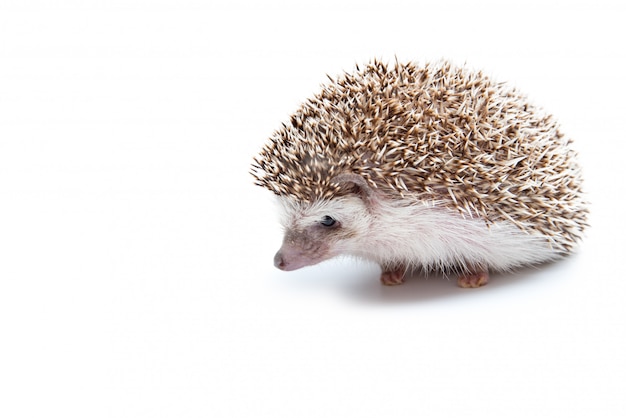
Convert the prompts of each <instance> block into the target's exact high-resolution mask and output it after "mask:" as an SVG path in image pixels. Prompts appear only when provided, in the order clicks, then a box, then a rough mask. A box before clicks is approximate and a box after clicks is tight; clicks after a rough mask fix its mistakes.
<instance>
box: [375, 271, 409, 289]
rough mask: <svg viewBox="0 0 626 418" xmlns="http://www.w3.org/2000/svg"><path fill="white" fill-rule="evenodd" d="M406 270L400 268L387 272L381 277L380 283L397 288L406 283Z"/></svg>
mask: <svg viewBox="0 0 626 418" xmlns="http://www.w3.org/2000/svg"><path fill="white" fill-rule="evenodd" d="M405 272H406V268H404V267H399V268H397V269H395V270H385V271H383V272H382V274H381V275H380V282H381V283H382V284H384V285H385V286H397V285H399V284H402V283H404V274H405Z"/></svg>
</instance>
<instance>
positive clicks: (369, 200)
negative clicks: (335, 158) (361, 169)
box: [332, 173, 377, 206]
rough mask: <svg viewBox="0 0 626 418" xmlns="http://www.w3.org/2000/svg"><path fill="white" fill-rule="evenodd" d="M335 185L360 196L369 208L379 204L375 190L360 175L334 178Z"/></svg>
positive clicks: (352, 174) (344, 175)
mask: <svg viewBox="0 0 626 418" xmlns="http://www.w3.org/2000/svg"><path fill="white" fill-rule="evenodd" d="M332 182H333V183H336V184H339V185H340V186H341V187H342V188H345V189H346V190H348V191H349V192H350V193H353V194H356V195H357V196H359V197H360V198H361V199H363V201H364V202H365V203H366V204H367V205H368V206H373V205H374V204H375V203H376V202H377V197H376V193H375V191H374V189H373V188H372V187H371V186H370V185H369V184H368V183H367V181H365V179H364V178H363V177H361V176H359V175H358V174H354V173H345V174H340V175H338V176H336V177H334V178H333V180H332Z"/></svg>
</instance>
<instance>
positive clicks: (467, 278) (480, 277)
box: [456, 270, 489, 288]
mask: <svg viewBox="0 0 626 418" xmlns="http://www.w3.org/2000/svg"><path fill="white" fill-rule="evenodd" d="M456 283H457V285H458V286H459V287H463V288H475V287H480V286H484V285H486V284H487V283H489V273H488V272H487V271H486V270H485V271H479V272H476V273H468V274H462V275H461V276H459V278H458V279H457V282H456Z"/></svg>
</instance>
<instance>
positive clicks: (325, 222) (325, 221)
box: [320, 216, 337, 227]
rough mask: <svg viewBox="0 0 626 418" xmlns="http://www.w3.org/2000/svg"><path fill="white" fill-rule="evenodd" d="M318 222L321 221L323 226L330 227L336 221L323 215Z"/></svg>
mask: <svg viewBox="0 0 626 418" xmlns="http://www.w3.org/2000/svg"><path fill="white" fill-rule="evenodd" d="M320 223H321V224H322V225H323V226H326V227H331V226H333V225H335V224H336V223H337V221H336V220H334V219H333V218H331V217H330V216H324V217H323V218H322V220H321V221H320Z"/></svg>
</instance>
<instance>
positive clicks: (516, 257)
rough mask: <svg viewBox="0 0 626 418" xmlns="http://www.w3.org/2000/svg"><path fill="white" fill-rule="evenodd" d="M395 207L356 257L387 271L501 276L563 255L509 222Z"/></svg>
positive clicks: (382, 215)
mask: <svg viewBox="0 0 626 418" xmlns="http://www.w3.org/2000/svg"><path fill="white" fill-rule="evenodd" d="M394 206H395V205H390V206H389V207H388V208H387V209H386V210H383V211H381V213H378V214H377V216H376V217H377V222H376V223H375V224H374V225H372V226H371V229H370V231H369V234H368V235H369V237H368V239H367V244H366V245H364V246H363V248H358V249H357V248H355V250H356V251H354V252H353V254H354V255H357V256H361V257H364V258H367V259H370V260H372V261H375V262H377V263H378V264H380V265H381V266H382V268H383V269H389V268H393V266H405V267H407V269H425V270H442V271H453V270H459V271H461V272H463V271H465V272H471V271H476V270H492V271H503V270H511V269H514V268H516V267H520V266H524V265H530V264H537V263H542V262H546V261H550V260H554V259H557V258H560V257H562V256H563V255H564V254H565V251H564V250H563V249H562V248H560V246H558V245H557V244H555V243H552V242H551V240H550V239H549V237H546V236H544V235H542V234H540V233H538V232H528V231H526V230H522V229H520V228H519V227H518V226H517V225H515V224H514V223H512V222H509V221H498V222H495V223H492V224H487V223H486V222H485V221H484V220H483V219H478V218H469V217H463V216H461V215H460V214H459V213H458V212H455V211H453V210H449V209H445V208H437V207H432V206H429V205H422V204H418V205H412V206H400V207H394Z"/></svg>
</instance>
